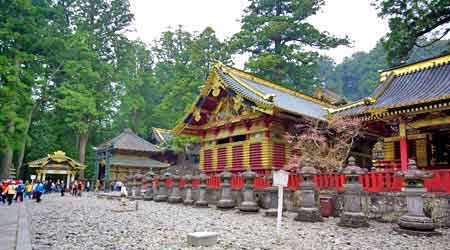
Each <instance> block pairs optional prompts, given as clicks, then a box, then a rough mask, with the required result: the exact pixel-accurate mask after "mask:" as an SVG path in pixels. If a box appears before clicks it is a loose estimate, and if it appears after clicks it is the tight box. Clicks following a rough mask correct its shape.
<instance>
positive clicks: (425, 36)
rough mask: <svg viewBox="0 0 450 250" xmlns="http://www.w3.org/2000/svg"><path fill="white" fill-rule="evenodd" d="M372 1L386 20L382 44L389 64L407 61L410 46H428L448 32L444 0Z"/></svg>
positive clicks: (448, 8) (449, 13)
mask: <svg viewBox="0 0 450 250" xmlns="http://www.w3.org/2000/svg"><path fill="white" fill-rule="evenodd" d="M373 4H374V5H375V6H376V8H377V10H378V13H379V16H381V17H383V18H387V19H388V21H389V28H390V32H389V33H388V34H387V36H386V37H385V39H384V40H383V44H384V48H385V49H386V51H387V59H388V62H389V64H390V65H391V66H393V65H398V64H400V63H402V61H406V60H408V58H410V56H411V52H412V50H413V48H414V47H419V48H424V47H428V46H431V45H432V44H434V43H435V42H437V41H439V40H441V39H443V38H444V37H445V36H446V35H447V34H448V33H449V32H450V2H449V1H448V0H433V1H430V0H374V1H373ZM447 46H448V44H447Z"/></svg>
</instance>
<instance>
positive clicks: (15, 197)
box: [0, 179, 90, 205]
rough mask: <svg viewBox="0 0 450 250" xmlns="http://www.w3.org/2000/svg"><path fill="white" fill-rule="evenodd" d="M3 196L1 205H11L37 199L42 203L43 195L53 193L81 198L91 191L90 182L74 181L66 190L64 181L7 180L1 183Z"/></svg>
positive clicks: (0, 197)
mask: <svg viewBox="0 0 450 250" xmlns="http://www.w3.org/2000/svg"><path fill="white" fill-rule="evenodd" d="M0 188H1V189H0V191H1V196H0V203H1V204H8V205H11V204H12V203H13V201H15V202H23V200H24V198H25V199H30V200H31V199H35V200H36V202H41V200H42V199H41V197H42V195H43V194H49V193H52V192H55V193H57V192H60V193H61V196H64V193H65V192H67V191H68V192H70V193H71V194H72V195H73V196H78V197H81V194H82V192H83V191H86V192H89V191H90V182H89V181H87V182H86V183H84V182H82V181H77V180H76V181H74V182H72V183H71V185H69V188H68V189H67V188H66V185H65V183H64V181H59V180H58V181H56V182H54V181H52V180H47V181H44V182H42V181H40V180H38V181H35V182H29V181H26V182H25V183H24V182H23V180H12V179H7V180H4V181H3V182H1V187H0Z"/></svg>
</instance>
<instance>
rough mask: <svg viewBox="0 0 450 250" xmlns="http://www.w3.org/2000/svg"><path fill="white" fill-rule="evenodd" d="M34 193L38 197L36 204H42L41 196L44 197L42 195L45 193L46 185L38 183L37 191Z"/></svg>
mask: <svg viewBox="0 0 450 250" xmlns="http://www.w3.org/2000/svg"><path fill="white" fill-rule="evenodd" d="M34 193H35V196H36V202H37V203H39V202H41V196H42V193H44V184H42V183H41V182H40V181H38V183H37V185H36V190H35V192H34Z"/></svg>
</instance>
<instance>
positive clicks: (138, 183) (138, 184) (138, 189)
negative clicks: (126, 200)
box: [133, 173, 144, 199]
mask: <svg viewBox="0 0 450 250" xmlns="http://www.w3.org/2000/svg"><path fill="white" fill-rule="evenodd" d="M143 179H144V175H142V174H139V173H137V174H135V175H134V186H135V192H134V196H133V198H134V199H142V198H143V197H142V180H143Z"/></svg>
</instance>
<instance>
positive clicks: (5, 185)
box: [0, 181, 8, 204]
mask: <svg viewBox="0 0 450 250" xmlns="http://www.w3.org/2000/svg"><path fill="white" fill-rule="evenodd" d="M0 188H1V190H0V194H1V200H2V203H3V204H6V191H7V190H8V183H7V182H6V181H3V183H2V186H1V187H0Z"/></svg>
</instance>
